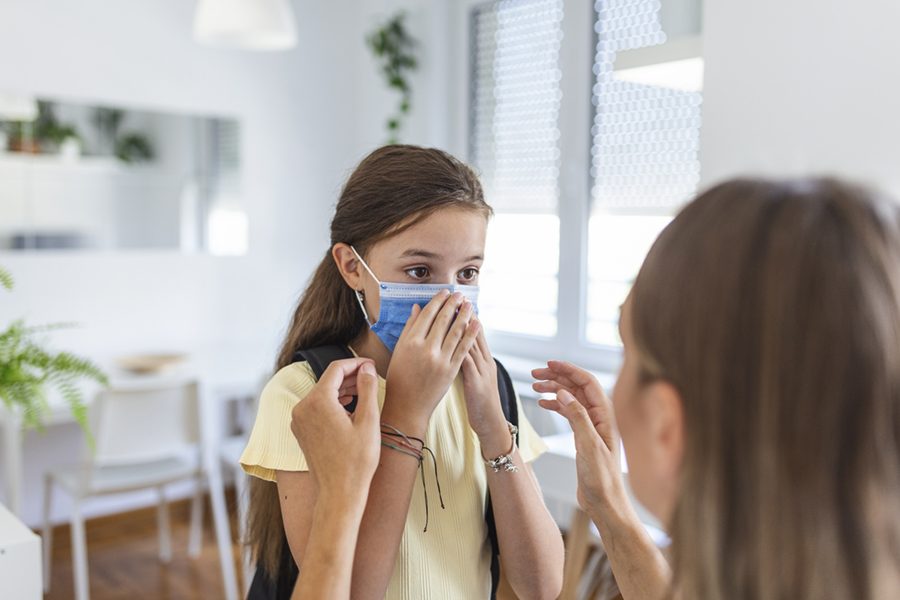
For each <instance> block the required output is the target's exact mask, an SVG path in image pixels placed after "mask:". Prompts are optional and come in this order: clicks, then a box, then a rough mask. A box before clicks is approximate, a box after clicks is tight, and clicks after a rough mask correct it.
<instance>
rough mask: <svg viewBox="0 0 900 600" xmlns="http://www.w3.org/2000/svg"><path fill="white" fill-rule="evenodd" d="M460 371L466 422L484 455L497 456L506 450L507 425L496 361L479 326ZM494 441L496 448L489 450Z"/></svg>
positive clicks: (507, 438) (507, 441)
mask: <svg viewBox="0 0 900 600" xmlns="http://www.w3.org/2000/svg"><path fill="white" fill-rule="evenodd" d="M462 373H463V390H464V391H465V395H466V410H467V411H468V413H469V426H470V427H471V428H472V430H473V431H475V433H476V434H477V435H478V438H479V439H480V440H481V445H482V447H483V448H484V450H485V453H486V456H487V455H490V456H499V455H500V454H502V453H504V452H506V451H508V450H509V428H508V427H507V425H506V417H505V416H504V415H503V408H502V407H501V406H500V392H499V391H498V389H497V363H495V362H494V357H493V356H491V351H490V349H489V348H488V344H487V339H485V336H484V330H483V329H482V330H481V331H480V332H479V333H478V337H477V338H476V340H475V344H474V345H473V346H472V349H471V350H469V353H468V354H467V355H466V358H465V359H464V360H463V363H462ZM494 442H496V443H494ZM498 445H499V447H500V449H499V450H497V451H496V452H493V450H496V448H495V446H498ZM485 446H487V447H485Z"/></svg>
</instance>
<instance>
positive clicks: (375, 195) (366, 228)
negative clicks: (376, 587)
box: [247, 145, 492, 578]
mask: <svg viewBox="0 0 900 600" xmlns="http://www.w3.org/2000/svg"><path fill="white" fill-rule="evenodd" d="M445 207H462V208H468V209H471V210H476V211H479V212H481V213H483V214H484V215H485V218H488V217H489V216H490V215H491V212H492V211H491V208H490V206H488V205H487V203H485V200H484V194H483V192H482V189H481V184H480V183H479V181H478V177H477V176H476V175H475V173H474V172H473V171H472V169H471V168H469V167H468V166H467V165H465V164H463V163H462V162H460V161H459V160H457V159H455V158H454V157H452V156H450V155H449V154H447V153H446V152H443V151H441V150H436V149H433V148H420V147H418V146H406V145H392V146H385V147H383V148H379V149H378V150H375V151H374V152H372V153H371V154H369V155H368V156H367V157H366V158H365V159H363V161H362V162H361V163H360V164H359V166H357V167H356V169H355V170H354V171H353V174H352V175H351V176H350V178H349V179H348V180H347V183H346V185H345V186H344V189H343V190H342V192H341V195H340V198H339V200H338V203H337V206H336V208H335V213H334V218H333V219H332V221H331V245H332V246H334V244H337V243H340V242H343V243H346V244H352V245H353V246H354V247H355V248H356V249H357V251H359V253H360V254H361V255H362V256H364V257H365V256H366V254H367V252H368V250H369V249H370V248H371V247H372V245H373V244H375V243H377V242H378V241H380V240H383V239H385V238H387V237H390V236H392V235H396V234H397V233H399V232H401V231H403V230H404V229H406V228H408V227H410V226H411V225H413V224H415V223H417V222H419V221H420V220H422V219H423V218H425V217H427V216H428V215H430V214H432V213H434V212H435V211H437V210H439V209H441V208H445ZM365 326H366V322H365V319H364V317H363V316H362V311H360V309H359V306H358V304H357V301H356V298H355V297H354V293H353V290H351V289H350V288H349V287H348V286H347V284H346V283H345V282H344V280H343V278H342V277H341V274H340V272H339V271H338V269H337V265H336V264H335V262H334V259H333V258H332V256H331V248H330V247H329V249H328V250H327V251H326V252H325V256H324V257H323V258H322V262H321V263H320V264H319V266H318V268H317V269H316V271H315V273H314V274H313V276H312V278H311V279H310V281H309V283H308V285H307V286H306V290H305V291H304V292H303V295H302V296H301V297H300V301H299V303H298V304H297V308H296V310H295V311H294V316H293V319H292V320H291V324H290V327H289V329H288V332H287V336H286V337H285V340H284V343H283V344H282V347H281V351H280V353H279V355H278V360H277V362H276V365H275V366H276V370H277V369H281V368H282V367H285V366H287V365H289V364H291V363H292V362H293V356H294V353H295V352H296V351H297V350H299V349H302V348H312V347H315V346H322V345H326V344H346V343H348V342H349V341H351V340H352V339H353V338H355V337H356V336H357V335H359V333H361V332H362V331H363V328H364V327H365ZM247 531H248V536H247V537H248V540H247V542H248V543H249V544H250V545H251V547H252V548H253V553H254V556H255V558H256V561H257V564H258V565H259V566H260V567H262V568H263V569H265V571H266V572H267V573H268V574H269V576H270V577H273V578H274V577H275V576H276V574H277V570H278V565H279V558H280V556H281V554H282V552H283V551H285V544H286V538H285V533H284V525H283V522H282V516H281V507H280V504H279V501H278V491H277V488H276V486H275V484H274V483H273V482H268V481H264V480H262V479H257V478H253V479H252V480H251V483H250V509H249V516H248V528H247Z"/></svg>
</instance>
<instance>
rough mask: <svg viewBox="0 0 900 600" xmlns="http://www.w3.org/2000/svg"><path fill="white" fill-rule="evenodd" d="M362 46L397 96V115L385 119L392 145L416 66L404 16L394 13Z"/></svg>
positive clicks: (414, 44) (413, 42)
mask: <svg viewBox="0 0 900 600" xmlns="http://www.w3.org/2000/svg"><path fill="white" fill-rule="evenodd" d="M366 43H367V44H368V46H369V48H370V49H371V50H372V53H373V54H374V55H375V59H376V60H377V61H378V62H379V66H380V67H381V69H380V70H381V73H382V75H384V79H385V82H386V83H387V86H388V88H389V89H391V90H394V91H396V92H398V93H399V94H400V101H399V103H398V105H397V112H396V113H394V114H393V115H391V116H390V117H388V120H387V123H386V124H387V133H388V143H389V144H396V143H397V142H398V139H399V133H400V128H401V125H402V123H403V119H405V118H406V117H407V116H408V115H409V110H410V101H411V98H412V87H411V85H410V81H409V76H410V75H411V74H412V73H413V71H415V70H416V67H418V61H417V60H416V55H415V50H416V47H417V46H418V42H416V40H415V39H414V38H413V37H412V36H411V35H409V32H408V31H407V30H406V13H405V12H402V11H401V12H398V13H396V14H395V15H394V16H393V17H391V18H390V19H388V21H387V22H386V23H384V24H383V25H381V26H379V27H378V28H377V29H375V31H373V32H372V33H370V34H369V35H368V36H367V37H366Z"/></svg>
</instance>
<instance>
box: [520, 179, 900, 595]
mask: <svg viewBox="0 0 900 600" xmlns="http://www.w3.org/2000/svg"><path fill="white" fill-rule="evenodd" d="M620 329H621V333H622V341H623V343H624V348H625V350H624V360H623V363H622V368H621V372H620V373H619V377H618V380H617V382H616V387H615V391H614V394H613V402H612V403H610V402H609V400H607V398H606V396H604V394H603V391H602V390H601V389H600V386H599V385H598V384H597V381H596V380H595V379H594V378H593V377H591V375H590V374H589V373H587V372H586V371H584V370H582V369H579V368H577V367H575V366H573V365H570V364H567V363H562V362H554V361H551V362H549V363H548V366H547V368H545V369H538V370H536V371H534V376H535V377H536V378H537V379H540V380H541V381H539V382H538V383H535V384H534V389H535V390H537V391H539V392H550V393H555V394H556V396H557V399H556V400H549V401H542V404H543V405H544V406H545V407H546V408H548V409H551V410H555V411H558V412H561V413H562V414H563V415H565V416H566V417H567V418H568V419H569V420H570V422H571V423H572V425H573V429H574V430H575V440H576V446H577V448H578V458H579V460H578V463H577V467H578V471H579V472H578V481H579V496H580V500H581V502H582V505H583V506H584V507H585V508H586V509H587V511H588V512H589V514H591V516H592V517H593V520H594V522H595V523H596V524H597V526H598V528H599V529H600V533H601V536H602V537H603V540H604V543H605V547H606V549H607V552H608V554H609V558H610V561H611V564H612V566H613V572H614V573H615V575H616V578H617V582H618V584H619V588H620V589H621V591H622V595H623V596H624V597H625V598H626V600H628V599H630V598H664V597H674V598H676V599H683V600H688V599H692V600H693V599H698V600H718V599H729V600H762V599H777V598H791V599H796V600H813V599H815V600H844V599H846V598H854V599H857V600H875V599H878V600H888V599H891V600H893V599H896V598H900V207H898V205H897V203H896V202H895V201H893V200H890V199H886V198H883V197H879V196H877V195H875V194H873V193H871V192H868V191H866V190H862V189H859V188H856V187H853V186H849V185H847V184H843V183H840V182H836V181H832V180H812V181H803V180H801V181H794V182H785V183H779V182H769V181H757V180H737V181H731V182H728V183H725V184H722V185H720V186H718V187H715V188H713V189H711V190H710V191H708V192H706V193H704V194H702V195H701V196H700V197H699V198H697V199H696V200H695V201H694V202H693V203H691V204H689V205H688V206H687V207H686V208H685V209H684V210H683V211H682V212H681V213H680V214H679V215H678V216H677V217H676V218H675V220H673V221H672V223H671V224H670V225H669V226H668V227H667V228H666V230H665V231H663V233H662V234H661V235H660V237H659V239H658V240H657V241H656V243H655V244H654V245H653V248H652V249H651V251H650V253H649V255H648V256H647V259H646V261H645V262H644V265H643V266H642V267H641V270H640V273H639V274H638V277H637V279H636V281H635V284H634V288H633V289H632V291H631V295H630V297H629V298H628V300H627V301H626V302H625V305H624V306H623V309H622V319H621V323H620ZM613 406H614V407H615V414H613ZM617 423H618V426H619V427H621V431H622V438H623V441H624V445H625V450H626V452H627V453H628V464H629V467H630V473H629V480H630V483H631V484H632V486H633V488H634V491H635V494H636V496H637V497H638V499H639V500H640V501H641V502H642V503H643V504H644V505H645V506H646V507H647V508H648V509H650V510H651V512H653V513H654V514H655V515H656V516H657V517H658V518H659V519H660V520H661V521H662V522H663V523H665V524H666V526H667V529H668V530H669V532H670V534H671V537H672V548H671V550H672V559H673V575H670V571H669V567H668V565H667V563H666V561H665V560H664V559H663V557H662V556H661V555H660V553H659V552H658V551H657V550H656V548H655V547H654V546H653V544H652V542H651V541H650V540H649V538H648V537H647V535H646V534H645V533H644V531H643V528H642V527H641V526H640V523H639V522H638V520H637V517H636V516H635V513H634V510H633V509H632V508H631V506H630V505H629V501H628V498H627V495H626V494H625V492H624V482H623V480H622V474H621V471H620V469H619V464H620V463H619V461H618V456H617V454H618V449H619V442H618V431H617Z"/></svg>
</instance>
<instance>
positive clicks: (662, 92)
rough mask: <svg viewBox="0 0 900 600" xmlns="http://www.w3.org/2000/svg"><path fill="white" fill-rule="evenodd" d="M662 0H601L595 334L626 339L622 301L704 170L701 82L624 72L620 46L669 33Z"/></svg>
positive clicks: (591, 261)
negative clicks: (619, 66) (618, 61)
mask: <svg viewBox="0 0 900 600" xmlns="http://www.w3.org/2000/svg"><path fill="white" fill-rule="evenodd" d="M659 9H660V5H659V2H657V1H655V0H608V1H605V2H598V3H597V4H596V12H597V22H596V31H597V33H598V36H597V53H596V57H595V60H594V69H593V70H594V74H595V83H594V93H593V105H594V109H595V111H594V123H593V127H592V129H591V133H592V136H593V145H592V149H591V179H592V183H593V185H592V189H591V205H592V210H591V218H590V226H589V235H588V296H587V306H588V312H587V331H586V337H587V341H588V342H590V343H594V344H601V345H608V346H612V345H620V344H621V340H620V339H619V335H618V327H617V322H618V314H619V306H620V305H621V304H622V302H623V301H624V300H625V297H626V296H627V295H628V291H629V290H630V288H631V283H632V281H633V280H634V277H635V276H636V275H637V272H638V269H639V268H640V266H641V263H642V262H643V260H644V257H645V256H646V254H647V251H648V250H649V249H650V246H651V245H652V244H653V241H654V240H655V239H656V237H657V236H658V235H659V232H660V231H662V229H663V228H664V227H665V226H666V225H667V224H668V222H669V221H670V220H671V217H670V215H671V214H672V212H673V211H674V209H675V207H677V206H679V205H680V204H682V203H683V202H685V201H686V200H688V199H690V197H691V196H692V195H693V194H694V192H695V191H696V189H697V183H698V181H699V180H700V163H699V162H698V160H697V156H698V152H699V146H700V102H701V96H700V93H699V92H695V91H685V90H681V89H671V88H667V87H661V86H657V85H647V84H644V83H638V82H633V81H628V80H625V79H621V78H619V77H617V75H616V72H615V71H614V63H615V58H616V53H617V52H619V51H622V50H629V49H634V48H641V47H644V46H649V45H652V44H658V43H661V42H663V41H664V40H665V35H664V34H663V32H662V29H661V24H660V18H659Z"/></svg>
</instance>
